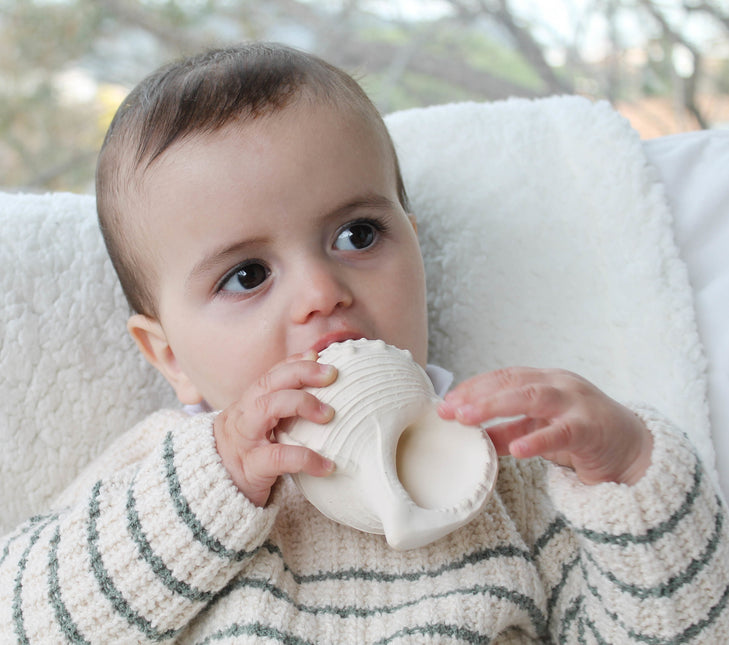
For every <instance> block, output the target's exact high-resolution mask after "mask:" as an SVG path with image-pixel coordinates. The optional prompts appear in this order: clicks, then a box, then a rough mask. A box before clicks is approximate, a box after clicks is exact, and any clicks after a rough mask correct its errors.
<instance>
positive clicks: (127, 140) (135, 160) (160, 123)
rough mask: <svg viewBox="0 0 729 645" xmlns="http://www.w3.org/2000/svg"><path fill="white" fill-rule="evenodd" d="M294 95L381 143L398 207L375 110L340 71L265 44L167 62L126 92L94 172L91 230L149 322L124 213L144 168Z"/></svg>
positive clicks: (150, 301) (147, 280)
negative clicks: (363, 127) (366, 125)
mask: <svg viewBox="0 0 729 645" xmlns="http://www.w3.org/2000/svg"><path fill="white" fill-rule="evenodd" d="M304 94H306V95H308V96H310V97H312V98H313V99H316V100H322V101H324V102H327V103H329V104H333V105H336V106H341V107H343V108H345V109H349V110H354V111H355V112H357V113H359V114H361V115H362V117H363V118H364V119H366V120H367V121H369V122H370V125H371V126H373V127H374V131H375V132H377V133H378V134H380V135H381V136H383V137H384V140H385V141H386V142H387V145H388V146H389V147H390V149H391V151H392V157H393V161H394V164H395V173H396V181H397V190H398V196H399V199H400V202H401V204H402V206H403V208H405V210H406V211H407V210H408V203H407V195H406V192H405V187H404V184H403V181H402V176H401V174H400V168H399V165H398V161H397V156H396V155H395V150H394V146H393V144H392V141H391V139H390V136H389V134H388V132H387V128H386V127H385V124H384V122H383V121H382V117H381V116H380V114H379V112H378V111H377V108H376V107H375V106H374V105H373V103H372V102H371V101H370V99H369V98H368V96H367V95H366V94H365V92H364V91H363V90H362V88H361V87H360V86H359V84H358V83H357V82H356V81H355V80H354V79H353V78H352V77H351V76H350V75H349V74H347V73H346V72H344V71H342V70H341V69H339V68H337V67H335V66H333V65H330V64H329V63H327V62H325V61H324V60H322V59H320V58H318V57H316V56H313V55H311V54H308V53H305V52H301V51H298V50H296V49H292V48H290V47H286V46H283V45H278V44H273V43H253V44H247V45H242V46H239V47H231V48H227V49H216V50H212V51H209V52H206V53H203V54H200V55H197V56H193V57H190V58H186V59H183V60H180V61H177V62H175V63H172V64H169V65H167V66H165V67H162V68H161V69H159V70H158V71H156V72H154V73H153V74H151V75H150V76H148V77H147V78H145V79H144V80H143V81H142V82H141V83H139V85H137V86H136V87H135V88H134V89H133V90H132V92H131V93H130V94H129V95H128V96H127V98H126V99H125V100H124V102H123V103H122V105H121V106H120V107H119V109H118V110H117V113H116V115H115V116H114V119H113V120H112V122H111V125H110V126H109V130H108V131H107V133H106V137H105V139H104V143H103V145H102V147H101V152H100V153H99V159H98V163H97V168H96V201H97V210H98V215H99V224H100V226H101V231H102V233H103V235H104V241H105V243H106V248H107V250H108V252H109V256H110V257H111V261H112V263H113V265H114V268H115V270H116V272H117V275H118V276H119V280H120V282H121V285H122V289H123V290H124V294H125V296H126V298H127V301H128V303H129V306H130V307H131V309H132V310H133V311H135V312H136V313H142V314H146V315H148V316H151V317H154V318H157V317H158V315H157V314H158V312H157V306H156V298H155V294H154V290H153V288H152V284H153V282H154V275H152V269H151V268H150V266H149V265H150V263H149V262H143V261H142V258H141V257H140V255H141V253H140V250H139V247H140V246H141V244H140V240H139V236H138V235H136V236H135V233H134V231H133V228H134V226H133V224H132V223H130V220H131V219H133V218H130V217H129V216H128V213H126V211H127V210H128V209H129V208H131V205H130V204H131V203H132V200H130V199H129V198H130V196H131V195H132V194H133V193H134V191H135V189H138V188H139V185H140V184H139V182H140V179H141V174H143V173H144V170H145V169H146V168H148V167H149V166H150V165H151V164H152V163H154V161H155V159H157V158H158V157H159V156H160V155H162V154H163V153H164V152H165V150H167V149H168V148H169V147H170V146H171V145H172V144H174V143H175V142H177V141H180V140H182V139H184V138H185V137H187V136H190V135H193V134H205V133H211V132H214V131H216V130H217V129H219V128H221V127H223V126H225V125H227V124H229V123H231V122H233V121H236V122H240V123H244V122H245V121H246V120H248V119H255V118H257V117H259V116H264V115H268V114H273V113H275V112H277V111H279V110H282V109H283V108H285V107H286V106H287V105H289V104H291V103H293V102H295V101H296V100H297V99H298V98H300V97H301V96H302V95H304ZM302 127H306V124H305V123H302ZM140 173H141V174H140Z"/></svg>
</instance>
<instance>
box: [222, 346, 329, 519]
mask: <svg viewBox="0 0 729 645" xmlns="http://www.w3.org/2000/svg"><path fill="white" fill-rule="evenodd" d="M336 378H337V371H336V368H334V367H332V366H331V365H322V364H321V363H317V362H316V353H314V352H310V353H307V354H298V355H295V356H292V357H290V358H288V359H287V360H285V361H283V362H282V363H279V364H278V365H275V366H274V367H273V368H272V369H271V370H270V371H269V372H267V373H266V374H264V375H263V376H262V377H261V378H260V379H259V380H258V382H256V383H255V384H254V385H252V386H251V387H250V388H248V390H247V391H246V392H245V393H244V394H243V396H242V397H241V398H240V399H239V400H238V401H236V402H235V403H233V404H232V405H230V406H229V407H228V408H226V409H225V410H223V411H222V412H221V413H220V414H219V415H218V416H217V417H216V418H215V421H214V423H213V433H214V435H215V442H216V445H217V449H218V453H219V454H220V457H221V459H222V462H223V466H225V468H226V470H227V471H228V473H230V476H231V477H232V478H233V481H234V482H235V484H236V486H238V489H239V490H240V491H241V492H242V493H243V494H244V495H245V496H246V497H247V498H248V499H249V500H250V501H251V502H253V503H254V504H255V505H256V506H264V505H265V504H266V502H267V501H268V497H269V495H270V494H271V487H272V486H273V484H274V483H275V481H276V479H278V477H279V475H282V474H284V473H298V472H305V473H307V474H309V475H313V476H315V477H322V476H325V475H328V474H330V473H331V472H332V471H333V470H334V464H333V463H332V462H331V461H329V460H328V459H325V458H324V457H322V456H321V455H319V454H317V453H316V452H314V451H313V450H309V449H308V448H304V447H303V446H291V445H284V444H280V443H276V441H275V440H274V439H273V435H274V432H275V430H276V427H277V426H278V424H279V423H280V422H281V421H282V420H283V419H288V418H291V417H302V418H304V419H307V420H309V421H313V422H314V423H322V424H324V423H327V422H328V421H330V420H331V419H332V417H333V416H334V410H333V409H332V408H331V406H329V405H326V404H325V403H322V402H321V401H319V399H317V398H316V397H315V396H314V395H313V394H311V393H309V392H306V391H304V390H302V389H301V388H303V387H324V386H327V385H330V384H331V383H333V382H334V381H335V380H336Z"/></svg>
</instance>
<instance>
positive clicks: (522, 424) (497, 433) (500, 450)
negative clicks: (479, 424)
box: [486, 417, 547, 457]
mask: <svg viewBox="0 0 729 645" xmlns="http://www.w3.org/2000/svg"><path fill="white" fill-rule="evenodd" d="M545 425H547V422H545V421H543V420H541V419H530V418H528V417H519V418H517V419H512V420H508V421H505V422H503V423H497V424H495V425H491V426H488V427H487V428H486V432H487V433H488V435H489V438H490V439H491V441H492V443H493V444H494V448H496V452H497V454H498V455H499V456H500V457H502V456H504V455H509V454H511V451H510V450H509V446H510V445H511V444H512V442H514V441H515V440H517V439H520V438H521V437H524V436H526V435H529V434H531V433H532V432H536V431H537V430H539V429H541V428H543V427H545Z"/></svg>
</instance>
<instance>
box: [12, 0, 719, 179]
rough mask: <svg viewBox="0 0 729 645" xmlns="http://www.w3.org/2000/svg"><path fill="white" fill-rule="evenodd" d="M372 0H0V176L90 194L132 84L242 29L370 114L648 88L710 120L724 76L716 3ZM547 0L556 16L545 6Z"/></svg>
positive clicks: (629, 94)
mask: <svg viewBox="0 0 729 645" xmlns="http://www.w3.org/2000/svg"><path fill="white" fill-rule="evenodd" d="M386 4H388V3H385V5H386ZM430 4H432V3H429V2H423V5H430ZM385 5H383V3H381V2H376V1H374V0H267V2H265V3H263V2H259V1H257V0H239V1H237V2H236V1H231V0H0V177H1V178H2V185H3V186H5V187H6V189H7V188H21V189H30V190H47V189H52V190H76V191H92V190H93V167H94V160H95V156H96V152H97V150H98V146H99V145H100V143H101V138H102V136H103V133H104V130H105V128H106V126H107V125H108V122H109V120H110V118H111V115H112V114H113V111H114V109H115V106H116V105H118V103H119V102H120V101H121V99H122V97H123V95H124V93H125V92H126V91H128V89H129V88H130V87H131V86H133V85H134V84H135V83H136V82H137V81H138V80H139V79H140V78H141V77H142V76H143V75H145V74H146V73H148V72H149V71H151V70H152V69H153V68H155V67H156V66H158V65H159V64H161V63H162V62H164V61H166V60H169V59H171V58H174V57H178V56H180V55H183V54H187V53H191V52H194V51H198V50H200V49H203V48H205V47H210V46H219V45H225V44H229V43H232V42H240V41H243V40H250V39H269V40H278V41H282V42H287V43H289V44H292V45H294V46H297V47H301V48H303V49H307V50H309V51H313V52H315V53H317V54H319V55H321V56H323V57H325V58H327V59H329V60H331V61H332V62H333V63H335V64H337V65H340V66H342V67H345V68H346V69H348V70H350V71H352V72H353V73H355V75H356V76H358V77H359V78H361V79H362V81H363V84H364V85H365V87H366V88H367V90H368V91H369V92H370V93H371V94H372V96H373V98H374V100H375V102H376V103H377V104H378V106H379V107H380V108H381V109H382V110H383V111H391V110H396V109H401V108H405V107H411V106H419V105H428V104H433V103H442V102H447V101H453V100H466V99H474V100H496V99H502V98H506V97H509V96H524V97H536V96H544V95H548V94H554V93H572V92H578V93H581V94H586V95H588V96H591V97H595V98H607V99H609V100H611V101H613V102H615V103H616V104H618V105H621V104H622V102H625V101H636V100H637V99H639V98H641V97H642V96H644V95H646V94H651V95H653V96H654V97H659V98H661V97H665V100H668V101H669V102H670V103H671V104H672V105H673V106H674V107H673V109H675V110H678V111H685V112H686V113H687V114H690V115H691V118H692V119H693V120H694V123H695V125H696V126H698V127H708V126H710V125H712V119H714V118H715V117H714V116H712V115H711V114H710V113H709V111H708V108H707V107H706V103H705V102H704V101H703V99H704V97H706V96H709V95H717V94H719V93H720V92H724V93H726V92H727V89H728V84H729V81H727V78H726V70H727V67H728V65H729V64H728V63H727V57H728V56H729V55H728V54H727V46H728V45H729V11H728V10H727V6H726V2H725V1H724V0H722V1H721V2H720V1H719V0H713V1H712V0H703V1H702V0H579V1H578V0H563V2H562V3H561V5H559V4H558V3H556V2H553V3H544V4H542V3H538V4H537V3H531V4H529V3H526V4H525V3H523V2H519V3H518V4H517V2H516V0H441V1H440V4H439V6H440V11H439V13H438V14H437V15H435V16H433V15H431V17H430V18H428V19H415V18H409V17H407V14H405V13H404V12H403V13H401V14H399V15H398V14H397V12H396V11H395V9H396V6H397V3H390V5H391V6H390V7H389V9H388V7H386V6H385ZM383 7H384V9H383ZM559 8H561V9H562V11H561V13H560V16H561V19H560V20H559V21H556V20H555V19H554V18H555V16H556V14H555V15H552V14H550V13H548V12H552V13H554V12H555V11H556V9H559ZM385 10H387V11H389V12H390V14H389V15H388V16H385V15H384V14H383V11H385ZM722 44H723V46H724V50H723V54H721V52H720V50H719V46H720V45H722ZM712 48H713V49H712ZM716 52H719V55H717V54H716ZM661 100H664V99H661Z"/></svg>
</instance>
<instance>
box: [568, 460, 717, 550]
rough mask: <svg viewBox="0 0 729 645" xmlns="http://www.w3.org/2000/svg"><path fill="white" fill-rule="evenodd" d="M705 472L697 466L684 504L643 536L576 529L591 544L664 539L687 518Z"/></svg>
mask: <svg viewBox="0 0 729 645" xmlns="http://www.w3.org/2000/svg"><path fill="white" fill-rule="evenodd" d="M703 477H704V474H703V470H702V469H701V465H700V464H698V463H697V464H696V469H695V470H694V484H693V486H692V487H691V490H690V491H689V492H688V493H687V494H686V497H685V498H684V501H683V503H682V504H681V506H680V507H679V508H678V510H676V512H675V513H674V514H673V515H671V517H669V518H668V519H667V520H666V521H664V522H661V523H660V524H659V525H658V526H654V527H651V528H649V529H648V530H647V531H646V532H645V533H644V534H642V535H635V534H633V533H617V534H613V533H605V532H602V531H592V530H590V529H579V528H576V529H574V530H575V532H576V533H579V534H581V535H583V536H584V537H586V538H587V539H588V540H590V541H591V542H596V543H598V544H616V545H618V546H627V545H629V544H650V543H652V542H655V541H656V540H659V539H660V538H662V537H663V536H664V535H665V534H666V533H670V532H671V531H673V529H675V528H676V525H677V524H678V523H679V522H680V521H681V520H682V519H683V518H684V517H686V516H687V515H688V514H689V513H690V512H691V509H692V508H693V505H694V502H695V501H696V498H697V497H698V496H699V493H700V492H701V482H702V481H703Z"/></svg>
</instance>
